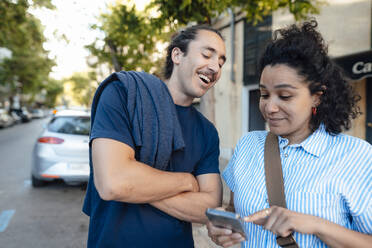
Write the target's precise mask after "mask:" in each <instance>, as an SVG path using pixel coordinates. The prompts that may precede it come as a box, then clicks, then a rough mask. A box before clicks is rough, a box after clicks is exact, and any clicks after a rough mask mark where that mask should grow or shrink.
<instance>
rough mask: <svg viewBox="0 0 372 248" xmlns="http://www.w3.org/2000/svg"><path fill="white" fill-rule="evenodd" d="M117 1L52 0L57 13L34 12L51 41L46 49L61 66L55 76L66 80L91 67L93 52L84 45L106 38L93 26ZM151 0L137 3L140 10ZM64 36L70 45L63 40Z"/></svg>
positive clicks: (44, 10) (46, 11) (142, 0)
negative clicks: (87, 61)
mask: <svg viewBox="0 0 372 248" xmlns="http://www.w3.org/2000/svg"><path fill="white" fill-rule="evenodd" d="M116 1H118V0H63V1H61V0H52V3H53V4H54V5H55V6H56V9H55V10H48V9H45V8H43V9H37V10H31V11H30V12H31V13H32V14H34V15H35V16H36V17H37V18H39V19H40V21H41V23H42V24H43V26H44V28H45V29H44V35H45V37H46V38H47V40H48V41H47V42H46V43H44V48H45V49H46V50H48V51H50V53H49V56H50V57H51V58H55V61H56V63H57V65H56V66H54V67H53V71H52V72H51V74H50V76H51V77H53V78H55V79H62V78H64V77H69V76H70V75H71V74H73V73H74V72H80V71H85V70H86V69H87V68H88V66H87V64H86V57H87V56H88V55H89V52H88V51H87V50H86V49H85V48H84V46H85V45H88V44H90V43H92V42H93V41H94V40H95V38H96V37H97V36H100V35H102V34H100V33H99V32H98V31H95V30H91V29H90V28H89V27H90V25H91V24H94V23H96V22H97V19H96V18H97V17H98V16H99V14H100V13H102V12H106V11H107V4H112V3H115V2H116ZM149 1H150V0H135V3H136V8H137V9H138V10H142V9H143V8H144V6H145V5H146V4H147V3H149ZM121 2H130V1H126V0H123V1H121ZM132 2H133V1H132ZM63 35H64V36H65V37H66V38H67V40H68V42H67V41H66V39H63V38H61V37H62V36H63ZM58 37H59V38H58Z"/></svg>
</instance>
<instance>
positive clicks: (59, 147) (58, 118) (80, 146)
mask: <svg viewBox="0 0 372 248" xmlns="http://www.w3.org/2000/svg"><path fill="white" fill-rule="evenodd" d="M89 132H90V114H89V113H88V112H85V111H76V110H61V111H58V112H57V113H56V114H55V115H54V116H53V117H52V118H51V120H50V121H49V123H48V124H47V125H46V126H45V129H44V130H43V131H42V133H41V135H40V136H39V137H38V139H37V141H36V143H35V146H34V150H33V159H32V169H31V180H32V185H33V186H34V187H41V186H44V185H45V184H46V182H48V181H52V180H55V179H62V180H63V181H65V182H66V183H67V184H80V183H82V182H87V181H88V178H89V144H88V142H89Z"/></svg>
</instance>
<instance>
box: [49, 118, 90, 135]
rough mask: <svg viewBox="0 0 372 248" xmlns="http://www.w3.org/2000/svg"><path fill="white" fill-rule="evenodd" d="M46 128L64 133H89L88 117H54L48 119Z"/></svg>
mask: <svg viewBox="0 0 372 248" xmlns="http://www.w3.org/2000/svg"><path fill="white" fill-rule="evenodd" d="M48 130H49V131H51V132H57V133H65V134H78V135H89V131H90V118H89V117H82V116H63V117H62V116H61V117H56V118H53V119H52V120H51V121H50V123H49V125H48Z"/></svg>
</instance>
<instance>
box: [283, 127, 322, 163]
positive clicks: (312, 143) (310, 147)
mask: <svg viewBox="0 0 372 248" xmlns="http://www.w3.org/2000/svg"><path fill="white" fill-rule="evenodd" d="M328 139H329V135H328V133H327V131H326V130H325V126H324V124H320V126H319V128H318V129H317V130H315V131H314V132H313V133H312V134H311V135H310V136H309V137H307V138H306V139H305V140H304V141H302V142H301V143H300V144H294V145H290V147H302V148H303V149H304V150H305V151H307V152H308V153H310V154H312V155H314V156H316V157H320V155H322V153H323V152H324V151H325V150H326V149H327V146H328V145H327V144H328ZM288 142H289V141H288V139H286V138H282V137H280V136H279V147H280V148H284V147H285V146H286V145H288Z"/></svg>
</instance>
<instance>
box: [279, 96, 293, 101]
mask: <svg viewBox="0 0 372 248" xmlns="http://www.w3.org/2000/svg"><path fill="white" fill-rule="evenodd" d="M291 97H292V96H280V98H281V99H283V100H288V99H290V98H291Z"/></svg>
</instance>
